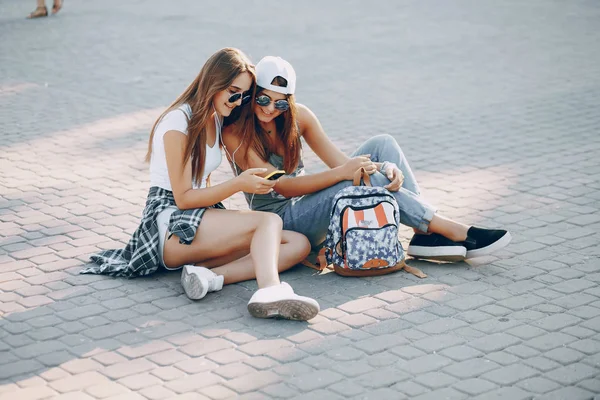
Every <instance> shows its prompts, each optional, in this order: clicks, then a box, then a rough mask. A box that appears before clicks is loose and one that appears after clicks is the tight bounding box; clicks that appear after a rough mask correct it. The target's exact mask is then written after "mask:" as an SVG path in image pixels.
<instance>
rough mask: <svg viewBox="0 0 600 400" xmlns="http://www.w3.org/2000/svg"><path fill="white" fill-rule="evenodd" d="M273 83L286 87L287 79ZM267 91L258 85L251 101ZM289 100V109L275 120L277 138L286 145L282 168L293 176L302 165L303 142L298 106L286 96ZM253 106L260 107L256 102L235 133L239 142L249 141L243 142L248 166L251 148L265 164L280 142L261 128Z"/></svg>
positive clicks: (276, 80)
mask: <svg viewBox="0 0 600 400" xmlns="http://www.w3.org/2000/svg"><path fill="white" fill-rule="evenodd" d="M271 84H272V85H276V86H282V87H286V86H287V80H286V79H285V78H283V77H281V76H276V77H275V78H274V79H273V81H272V82H271ZM264 90H265V89H264V88H262V87H260V86H256V93H254V95H253V96H252V98H253V99H255V98H256V96H259V95H260V94H261V93H262V91H264ZM286 100H287V101H288V103H289V105H290V108H289V109H288V110H287V111H285V112H283V113H281V114H280V115H278V116H277V117H276V118H275V127H276V129H277V138H278V139H279V140H280V141H281V143H282V144H283V152H284V153H283V168H284V169H285V172H286V173H288V174H291V173H292V172H294V170H295V169H296V167H297V166H298V164H299V162H300V155H301V151H302V142H301V141H300V132H299V130H298V107H297V106H296V101H295V99H294V95H293V94H288V95H286ZM254 107H258V105H256V104H254V102H253V104H252V112H251V113H249V115H247V116H244V118H240V120H239V124H238V129H236V130H235V131H236V135H238V136H240V140H242V141H245V140H244V139H245V138H246V137H248V140H247V141H245V143H242V146H243V148H245V149H246V151H244V153H246V159H245V162H246V164H248V151H247V150H248V148H251V149H252V150H254V151H255V152H256V154H258V155H259V156H260V158H262V159H263V160H264V161H268V160H269V157H270V156H271V154H272V153H274V152H275V150H276V149H277V143H273V142H272V140H271V138H270V137H269V135H268V134H267V133H266V132H265V130H264V129H263V128H262V126H260V121H259V120H258V118H257V117H256V113H255V112H254Z"/></svg>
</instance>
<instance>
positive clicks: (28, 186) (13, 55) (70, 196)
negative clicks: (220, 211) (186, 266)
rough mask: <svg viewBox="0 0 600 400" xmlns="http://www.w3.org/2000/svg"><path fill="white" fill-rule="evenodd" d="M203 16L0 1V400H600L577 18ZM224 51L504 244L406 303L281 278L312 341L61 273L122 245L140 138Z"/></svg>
mask: <svg viewBox="0 0 600 400" xmlns="http://www.w3.org/2000/svg"><path fill="white" fill-rule="evenodd" d="M205 3H209V2H199V1H191V0H181V1H177V2H165V1H156V0H147V1H127V2H125V1H116V0H108V1H99V2H90V1H87V2H84V1H76V0H68V1H67V2H66V3H65V7H64V8H63V10H62V11H61V13H60V14H59V15H58V16H56V17H51V18H47V19H43V20H37V21H27V20H25V19H24V16H25V15H26V14H27V13H29V12H30V11H31V10H32V9H33V7H34V2H33V0H31V1H28V2H25V1H19V2H17V1H8V0H3V1H0V36H1V37H2V40H1V41H0V122H1V128H0V133H1V134H0V138H1V142H0V399H2V400H4V399H19V400H21V399H45V398H57V399H77V400H80V399H81V400H85V399H106V398H108V399H171V398H177V399H196V398H199V399H225V398H231V397H236V396H239V398H243V399H268V398H286V399H288V398H294V399H301V398H302V399H311V400H316V399H378V400H381V399H394V400H396V399H403V398H410V399H418V400H424V399H466V398H475V399H510V400H519V399H531V398H535V399H569V400H577V399H591V398H594V396H597V397H596V398H600V397H598V395H597V394H598V393H600V285H599V284H600V259H599V255H600V248H599V246H598V243H599V241H600V240H599V239H600V234H599V232H600V157H599V155H600V152H599V149H600V73H599V71H600V52H599V51H598V50H600V48H599V47H598V44H599V43H600V30H599V29H598V28H599V27H600V5H599V3H598V2H595V1H577V0H574V1H569V2H565V1H552V0H547V1H539V0H530V1H527V2H524V1H516V0H515V1H510V0H507V1H494V2H480V1H468V0H459V1H455V2H445V1H437V2H436V1H431V0H425V1H420V2H410V3H409V2H391V1H390V2H363V1H355V0H351V1H319V2H317V1H312V0H310V1H305V0H303V1H297V2H288V1H275V2H264V1H262V2H261V1H231V2H216V1H213V2H210V4H205ZM224 46H236V47H240V48H242V49H244V50H245V51H246V52H247V53H248V54H249V55H250V56H251V57H252V58H253V60H255V61H256V60H258V59H259V58H260V57H262V56H264V55H267V54H275V55H281V56H283V57H285V58H287V59H289V60H290V61H291V62H292V63H293V64H294V65H295V67H296V70H297V73H298V76H299V90H298V96H297V97H298V99H299V101H300V102H302V103H305V104H307V105H309V106H310V107H311V108H312V109H313V110H315V112H316V113H317V114H318V116H319V117H320V119H321V122H322V124H323V125H324V127H325V129H326V131H327V132H328V133H329V134H330V135H331V137H332V138H333V140H334V141H335V142H336V143H337V144H339V145H340V146H341V147H342V148H343V149H344V150H346V151H351V150H353V149H354V148H356V147H357V146H358V145H359V144H360V143H361V142H362V141H364V140H365V139H367V138H368V137H370V136H372V135H374V134H379V133H389V134H392V135H393V136H394V137H396V138H397V140H398V141H399V143H400V144H401V146H402V147H403V149H404V151H405V153H406V154H407V156H408V157H409V159H410V161H411V163H412V166H413V168H414V169H415V170H416V175H417V178H418V179H419V180H420V182H421V184H422V186H423V191H424V196H425V197H426V198H427V199H428V201H430V202H431V203H433V204H436V205H437V206H438V207H439V209H440V211H441V212H442V213H444V214H446V215H449V216H451V217H455V218H458V219H460V220H461V221H465V222H467V223H476V224H478V225H483V226H489V227H496V226H504V227H507V228H508V229H510V230H511V232H512V233H513V237H514V240H513V243H512V244H511V245H510V246H509V247H507V248H506V249H505V250H503V251H501V252H499V253H497V254H495V255H494V256H493V257H486V258H484V259H479V260H473V262H471V264H470V265H469V264H466V263H458V264H450V265H439V264H435V263H428V262H423V261H414V260H413V261H410V264H412V265H415V266H418V267H419V268H422V269H423V270H424V271H425V272H426V273H427V274H428V275H429V277H428V278H427V279H424V280H419V279H417V278H415V277H413V276H411V275H409V274H405V273H396V274H394V275H391V276H386V277H378V278H368V279H351V278H342V277H339V276H336V275H334V274H324V275H320V276H318V275H313V273H312V271H311V270H309V269H307V268H304V267H296V268H295V269H293V270H292V271H290V272H287V273H285V274H284V275H283V279H284V280H285V281H288V282H291V283H292V284H293V286H294V288H295V289H296V290H297V291H298V292H300V293H303V294H308V295H312V296H314V297H316V298H317V299H318V300H319V302H320V304H321V307H322V312H321V313H320V314H319V316H318V317H317V318H315V319H313V320H311V321H309V322H308V323H298V322H289V321H271V320H259V319H254V318H252V317H250V316H249V314H248V312H247V310H246V303H247V301H248V299H249V298H250V296H251V295H252V293H253V291H254V290H255V289H256V284H255V282H247V283H243V284H237V285H230V286H227V287H225V288H224V290H223V291H221V292H219V293H217V294H210V295H209V296H207V297H206V298H205V299H203V300H201V301H199V302H191V301H189V300H188V299H187V298H186V297H185V295H183V294H182V289H181V287H180V285H179V284H178V279H179V276H178V274H177V273H162V274H157V275H154V276H151V277H148V278H144V279H134V280H125V279H113V278H109V277H102V276H83V275H79V274H78V272H79V270H80V269H81V268H82V266H83V265H85V263H86V262H87V259H88V257H89V255H90V254H91V253H93V252H96V251H98V250H100V249H106V248H114V247H121V246H123V245H124V244H125V243H126V241H127V240H128V239H129V236H130V234H131V233H132V232H133V230H134V229H135V227H136V226H137V223H138V220H139V217H140V214H141V210H142V208H143V204H144V200H145V196H146V192H147V187H148V173H147V165H146V164H144V163H143V161H142V159H143V156H144V152H145V149H146V145H147V137H148V131H149V129H150V127H151V125H152V123H153V121H154V119H155V118H156V117H157V115H158V114H159V113H160V112H161V111H162V110H163V109H164V107H165V106H167V105H168V104H169V103H170V102H171V101H172V100H173V99H174V98H175V97H176V95H178V94H179V93H180V92H181V91H182V90H183V88H184V87H185V86H186V85H187V84H188V83H189V82H190V81H191V80H192V79H193V78H194V76H195V75H196V74H197V72H198V70H199V68H200V67H201V65H202V63H203V62H204V60H206V58H207V56H208V55H210V54H211V53H212V52H214V51H215V50H217V49H218V48H220V47H224ZM308 158H309V159H310V160H314V155H310V154H309V155H308ZM319 168H322V165H321V164H318V163H317V164H315V166H313V167H312V168H311V169H312V170H313V171H317V170H319ZM216 175H217V176H216V177H215V178H213V179H214V180H216V181H219V180H222V179H226V178H227V177H228V176H229V171H228V168H226V167H225V165H222V166H221V168H220V170H219V172H218V173H217V174H216ZM228 205H229V206H230V207H232V208H236V207H237V208H239V207H245V204H244V203H243V201H242V200H241V198H240V197H239V196H235V197H234V198H233V199H232V200H231V201H228ZM402 235H403V241H404V243H406V240H407V239H408V238H409V237H410V231H409V230H408V229H406V230H403V232H402Z"/></svg>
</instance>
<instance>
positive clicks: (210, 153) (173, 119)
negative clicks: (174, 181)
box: [150, 104, 221, 191]
mask: <svg viewBox="0 0 600 400" xmlns="http://www.w3.org/2000/svg"><path fill="white" fill-rule="evenodd" d="M191 115H192V109H191V107H190V106H189V105H188V104H184V105H182V106H181V107H179V108H176V109H174V110H172V111H169V112H168V113H167V114H166V115H165V116H164V117H163V118H162V120H161V121H160V122H159V123H158V125H157V126H156V129H155V130H154V138H153V139H152V155H151V156H150V186H158V187H161V188H163V189H166V190H170V191H172V190H173V189H172V187H171V181H170V179H169V170H168V169H167V157H166V154H165V142H164V136H165V133H167V132H168V131H179V132H182V133H183V134H185V135H187V127H188V118H189V117H191ZM217 118H218V117H217V116H215V125H216V127H217V129H216V131H217V134H216V140H215V144H214V146H213V147H210V146H209V145H208V143H207V144H206V160H205V164H204V173H203V176H202V183H201V185H200V186H198V185H197V184H196V183H193V184H192V187H193V188H194V189H198V188H204V187H206V178H207V177H208V175H209V174H210V173H211V172H213V171H214V170H215V169H217V168H218V167H219V165H220V164H221V148H220V147H219V141H220V140H221V139H220V137H221V124H220V121H218V120H217Z"/></svg>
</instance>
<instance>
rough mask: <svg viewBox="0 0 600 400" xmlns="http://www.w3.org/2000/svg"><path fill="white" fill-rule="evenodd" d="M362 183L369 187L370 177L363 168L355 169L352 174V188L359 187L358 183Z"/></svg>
mask: <svg viewBox="0 0 600 400" xmlns="http://www.w3.org/2000/svg"><path fill="white" fill-rule="evenodd" d="M361 179H362V181H363V183H364V184H365V186H371V177H370V176H369V174H367V171H365V169H364V168H360V169H357V170H356V172H355V173H354V179H352V184H353V185H354V186H360V181H361Z"/></svg>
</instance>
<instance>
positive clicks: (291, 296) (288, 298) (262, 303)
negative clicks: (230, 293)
mask: <svg viewBox="0 0 600 400" xmlns="http://www.w3.org/2000/svg"><path fill="white" fill-rule="evenodd" d="M248 311H249V312H250V314H251V315H252V316H253V317H256V318H285V319H291V320H295V321H308V320H309V319H312V318H314V317H315V316H316V315H317V314H318V313H319V311H320V308H319V303H317V301H316V300H314V299H311V298H310V297H304V296H298V295H297V294H296V293H294V289H292V287H291V286H290V285H288V284H287V283H285V282H281V283H280V284H279V285H274V286H269V287H266V288H262V289H258V290H257V291H256V293H254V295H253V296H252V298H251V299H250V301H249V302H248Z"/></svg>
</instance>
